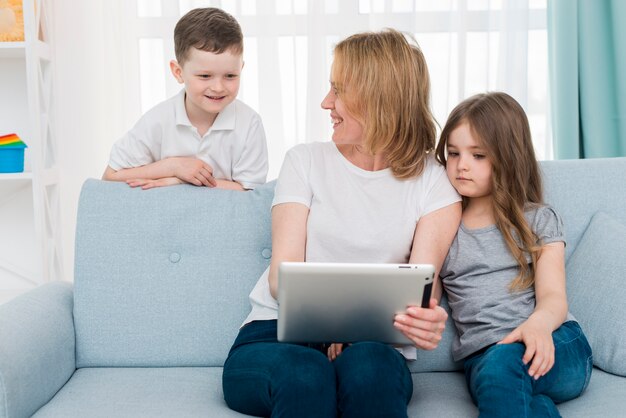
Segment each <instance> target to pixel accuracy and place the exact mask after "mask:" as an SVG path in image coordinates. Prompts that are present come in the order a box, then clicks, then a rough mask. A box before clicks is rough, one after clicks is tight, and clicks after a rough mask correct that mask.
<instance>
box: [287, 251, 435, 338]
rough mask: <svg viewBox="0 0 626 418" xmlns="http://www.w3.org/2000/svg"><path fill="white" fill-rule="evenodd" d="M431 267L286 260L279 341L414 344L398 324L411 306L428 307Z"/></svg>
mask: <svg viewBox="0 0 626 418" xmlns="http://www.w3.org/2000/svg"><path fill="white" fill-rule="evenodd" d="M433 276H434V267H433V266H432V265H428V264H355V263H295V262H283V263H281V265H280V267H279V270H278V300H279V307H278V340H279V341H283V342H301V343H333V342H337V343H340V342H341V343H349V342H356V341H379V342H385V343H392V344H410V343H411V342H410V341H409V340H408V339H407V338H406V337H405V336H404V335H403V334H402V333H401V332H400V331H398V330H397V329H396V328H395V327H394V326H393V318H394V315H395V314H396V313H400V312H405V311H406V308H407V306H409V305H415V306H428V301H429V300H430V293H431V290H432V284H433Z"/></svg>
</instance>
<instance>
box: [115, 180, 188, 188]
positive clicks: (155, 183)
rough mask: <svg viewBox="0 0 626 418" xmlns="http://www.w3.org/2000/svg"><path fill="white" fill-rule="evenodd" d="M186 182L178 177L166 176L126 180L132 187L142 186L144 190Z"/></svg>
mask: <svg viewBox="0 0 626 418" xmlns="http://www.w3.org/2000/svg"><path fill="white" fill-rule="evenodd" d="M183 183H184V182H183V181H182V180H181V179H179V178H176V177H164V178H162V179H156V180H152V179H132V180H126V184H128V185H129V186H130V187H141V188H142V189H143V190H148V189H153V188H155V187H165V186H173V185H175V184H183Z"/></svg>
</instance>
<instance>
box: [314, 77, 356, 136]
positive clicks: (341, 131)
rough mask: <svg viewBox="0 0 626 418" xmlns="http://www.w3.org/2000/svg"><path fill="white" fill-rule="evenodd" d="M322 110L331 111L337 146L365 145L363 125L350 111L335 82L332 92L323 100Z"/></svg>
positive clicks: (331, 86)
mask: <svg viewBox="0 0 626 418" xmlns="http://www.w3.org/2000/svg"><path fill="white" fill-rule="evenodd" d="M322 108H323V109H326V110H330V119H331V123H332V124H333V141H334V142H335V144H337V145H342V144H352V145H363V142H364V137H363V124H362V123H361V122H360V121H359V120H357V119H356V118H355V117H354V116H352V114H351V113H350V112H349V111H348V109H347V108H346V104H345V102H344V101H343V100H342V98H341V96H340V94H339V92H338V91H337V88H336V87H335V85H334V83H333V82H331V83H330V90H329V92H328V94H326V97H324V100H322Z"/></svg>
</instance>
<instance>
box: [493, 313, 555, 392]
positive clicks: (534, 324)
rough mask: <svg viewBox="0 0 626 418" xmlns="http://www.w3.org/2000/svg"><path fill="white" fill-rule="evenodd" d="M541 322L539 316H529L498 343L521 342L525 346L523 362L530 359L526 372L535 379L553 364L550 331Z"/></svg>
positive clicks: (546, 371) (552, 346)
mask: <svg viewBox="0 0 626 418" xmlns="http://www.w3.org/2000/svg"><path fill="white" fill-rule="evenodd" d="M542 322H543V321H541V320H540V318H533V317H532V316H531V317H530V318H528V319H527V320H526V321H525V322H524V323H523V324H522V325H520V326H519V327H517V328H515V329H514V330H513V331H511V333H510V334H509V335H507V336H506V337H504V338H503V339H502V340H501V341H500V342H499V343H498V344H511V343H515V342H520V341H521V342H523V343H524V345H525V346H526V352H524V356H523V357H522V361H523V362H524V364H528V363H529V362H530V361H531V360H532V363H531V365H530V367H529V369H528V374H529V375H530V376H532V377H533V378H534V379H535V380H537V379H539V378H540V377H541V376H544V375H545V374H546V373H548V372H549V371H550V369H551V368H552V366H554V341H553V340H552V332H551V331H550V330H549V328H546V326H545V325H542Z"/></svg>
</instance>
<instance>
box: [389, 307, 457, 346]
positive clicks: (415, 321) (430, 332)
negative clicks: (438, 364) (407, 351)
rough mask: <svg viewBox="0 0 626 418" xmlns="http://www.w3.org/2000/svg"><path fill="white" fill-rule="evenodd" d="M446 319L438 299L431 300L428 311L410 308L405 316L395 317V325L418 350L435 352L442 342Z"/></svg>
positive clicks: (446, 315) (446, 316)
mask: <svg viewBox="0 0 626 418" xmlns="http://www.w3.org/2000/svg"><path fill="white" fill-rule="evenodd" d="M446 319H448V314H447V313H446V311H445V310H444V309H443V308H442V307H441V306H439V305H437V300H436V299H431V300H430V306H429V307H428V309H425V308H420V307H417V306H410V307H409V308H408V309H407V310H406V313H405V314H404V313H403V314H398V315H396V316H395V319H394V323H393V325H394V326H395V327H396V328H397V329H399V330H400V331H402V333H403V334H404V335H406V337H407V338H408V339H410V340H411V341H413V344H414V345H415V346H416V347H417V348H421V349H423V350H434V349H435V348H437V346H438V345H439V341H441V335H442V334H443V330H444V329H445V327H446Z"/></svg>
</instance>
